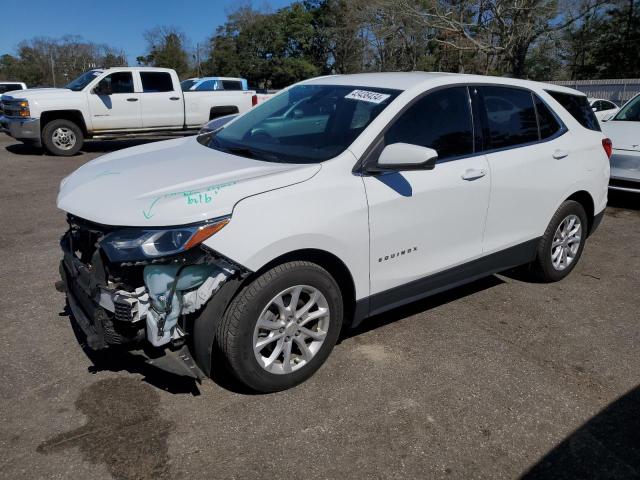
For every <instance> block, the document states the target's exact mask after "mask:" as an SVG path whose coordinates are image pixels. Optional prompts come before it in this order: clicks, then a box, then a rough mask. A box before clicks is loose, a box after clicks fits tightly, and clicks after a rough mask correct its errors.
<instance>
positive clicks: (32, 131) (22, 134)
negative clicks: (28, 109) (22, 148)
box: [0, 116, 41, 146]
mask: <svg viewBox="0 0 640 480" xmlns="http://www.w3.org/2000/svg"><path fill="white" fill-rule="evenodd" d="M0 130H1V131H3V132H4V133H6V134H7V135H9V136H11V137H13V138H15V139H16V140H23V141H28V142H31V143H34V144H37V145H38V146H40V145H41V141H40V119H39V118H15V117H4V116H3V117H0Z"/></svg>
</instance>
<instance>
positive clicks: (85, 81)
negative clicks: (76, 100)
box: [64, 70, 102, 92]
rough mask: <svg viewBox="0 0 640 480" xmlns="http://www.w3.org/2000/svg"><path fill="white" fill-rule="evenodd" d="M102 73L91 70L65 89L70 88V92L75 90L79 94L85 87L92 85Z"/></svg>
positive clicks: (68, 84)
mask: <svg viewBox="0 0 640 480" xmlns="http://www.w3.org/2000/svg"><path fill="white" fill-rule="evenodd" d="M101 73H102V70H89V71H88V72H85V73H83V74H82V75H80V76H79V77H78V78H76V79H75V80H73V81H72V82H70V83H67V84H66V85H65V87H64V88H68V89H69V90H73V91H74V92H79V91H80V90H82V89H83V88H84V87H86V86H87V85H89V84H90V83H91V80H93V79H94V78H96V77H97V76H98V75H100V74H101Z"/></svg>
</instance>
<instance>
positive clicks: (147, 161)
mask: <svg viewBox="0 0 640 480" xmlns="http://www.w3.org/2000/svg"><path fill="white" fill-rule="evenodd" d="M320 168H321V166H320V165H319V164H314V165H297V164H282V163H271V162H264V161H260V160H254V159H250V158H244V157H240V156H236V155H231V154H227V153H224V152H220V151H217V150H213V149H211V148H208V147H205V146H204V145H201V144H200V143H198V141H197V137H195V136H193V137H186V138H178V139H174V140H167V141H164V142H156V143H150V144H147V145H140V146H137V147H133V148H128V149H125V150H120V151H118V152H114V153H110V154H107V155H104V156H102V157H99V158H97V159H95V160H92V161H90V162H88V163H86V164H85V165H83V166H82V167H80V168H79V169H78V170H76V171H75V172H73V173H72V174H71V175H69V176H68V177H66V178H65V179H63V180H62V182H61V184H60V193H59V194H58V208H60V209H61V210H64V211H66V212H69V213H71V214H73V215H76V216H78V217H81V218H84V219H86V220H90V221H92V222H96V223H100V224H103V225H114V226H172V225H184V224H189V223H195V222H200V221H204V220H208V219H211V218H215V217H219V216H222V215H228V214H230V213H232V210H233V207H234V205H235V204H236V203H237V202H238V201H240V200H242V199H243V198H245V197H248V196H251V195H256V194H259V193H263V192H266V191H268V190H274V189H276V188H282V187H286V186H288V185H293V184H295V183H300V182H304V181H305V180H308V179H309V178H311V177H313V176H314V175H315V174H316V173H317V172H318V171H319V170H320Z"/></svg>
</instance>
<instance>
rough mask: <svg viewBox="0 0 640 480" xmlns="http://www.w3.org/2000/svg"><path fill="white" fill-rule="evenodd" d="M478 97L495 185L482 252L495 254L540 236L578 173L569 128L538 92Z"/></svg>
mask: <svg viewBox="0 0 640 480" xmlns="http://www.w3.org/2000/svg"><path fill="white" fill-rule="evenodd" d="M474 94H475V95H476V96H477V97H476V98H478V99H479V102H480V103H481V105H482V106H481V109H480V110H481V115H482V117H483V120H484V124H485V150H486V152H487V158H488V161H489V168H490V170H491V185H492V186H491V201H490V203H489V212H488V216H487V226H486V231H485V238H484V252H485V253H493V252H495V251H499V250H503V249H506V248H508V247H513V246H516V245H520V244H522V243H524V242H527V241H529V240H532V239H536V238H537V237H540V236H541V235H542V234H543V233H544V230H545V228H546V226H547V224H548V222H549V220H550V218H551V216H552V215H553V212H555V210H556V209H557V208H558V206H559V203H558V202H559V201H561V199H560V197H561V196H562V195H563V194H564V192H566V190H567V189H568V188H569V187H570V185H571V183H572V180H571V179H572V178H574V181H575V180H577V178H576V175H578V172H580V169H576V166H575V162H576V160H577V158H576V155H575V153H574V152H573V151H572V147H573V145H571V143H570V141H571V139H570V136H569V135H564V133H565V132H566V127H564V125H563V124H562V123H561V121H560V120H559V118H557V116H556V115H555V114H554V113H553V111H552V110H551V109H550V108H549V107H548V106H547V105H546V103H545V102H544V101H543V100H542V99H541V98H540V97H538V96H537V95H536V94H535V93H533V92H531V91H530V90H527V89H524V88H516V87H503V86H478V87H474Z"/></svg>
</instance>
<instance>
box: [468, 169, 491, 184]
mask: <svg viewBox="0 0 640 480" xmlns="http://www.w3.org/2000/svg"><path fill="white" fill-rule="evenodd" d="M486 174H487V171H486V170H485V169H484V168H469V169H467V170H466V171H465V172H464V173H463V174H462V179H463V180H469V181H471V180H476V179H478V178H482V177H484V176H485V175H486Z"/></svg>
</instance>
